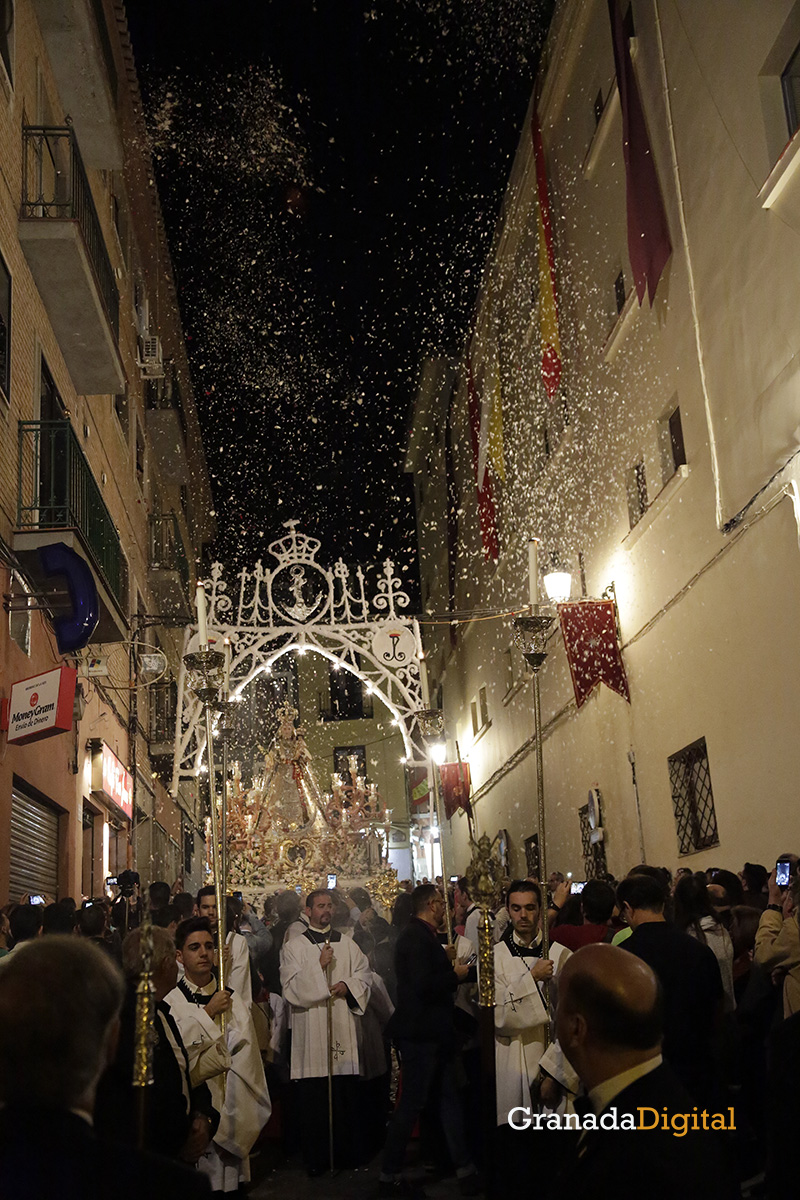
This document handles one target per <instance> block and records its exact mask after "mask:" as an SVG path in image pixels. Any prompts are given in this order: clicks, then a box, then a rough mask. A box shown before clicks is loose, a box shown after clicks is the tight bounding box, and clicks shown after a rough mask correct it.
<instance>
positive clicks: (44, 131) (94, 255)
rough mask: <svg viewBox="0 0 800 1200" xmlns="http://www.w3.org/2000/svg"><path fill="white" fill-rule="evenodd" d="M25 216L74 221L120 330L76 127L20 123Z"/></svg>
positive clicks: (115, 326) (115, 297)
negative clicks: (21, 124)
mask: <svg viewBox="0 0 800 1200" xmlns="http://www.w3.org/2000/svg"><path fill="white" fill-rule="evenodd" d="M21 215H22V216H23V217H25V218H34V219H35V218H39V219H41V220H56V221H76V222H77V224H78V227H79V228H80V231H81V233H82V234H83V240H84V242H85V243H86V249H87V251H88V253H89V258H90V259H91V263H92V266H93V268H94V273H95V277H96V279H97V285H98V287H99V289H100V294H101V295H102V297H103V304H104V305H105V310H106V315H107V316H108V319H109V322H110V324H111V327H112V329H113V330H114V333H115V334H116V335H118V334H119V292H118V291H117V285H116V282H115V280H114V270H113V267H112V266H111V261H110V259H109V257H108V253H107V251H106V244H105V240H104V238H103V231H102V229H101V226H100V221H99V218H98V216H97V209H96V208H95V206H94V200H93V199H92V192H91V189H90V187H89V181H88V179H87V178H86V171H85V170H84V166H83V159H82V158H81V153H80V150H79V149H78V142H77V139H76V137H75V132H74V130H73V129H72V128H70V126H68V125H66V126H56V125H52V126H51V125H24V126H23V127H22V210H21Z"/></svg>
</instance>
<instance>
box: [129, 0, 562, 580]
mask: <svg viewBox="0 0 800 1200" xmlns="http://www.w3.org/2000/svg"><path fill="white" fill-rule="evenodd" d="M127 8H128V14H129V19H130V21H131V30H132V35H133V40H134V50H135V54H136V61H137V66H138V70H139V73H140V76H141V78H142V83H143V91H144V94H145V100H146V106H147V113H148V124H149V130H150V136H151V138H152V151H153V156H154V162H155V165H156V172H157V177H158V183H159V189H160V192H161V195H162V199H163V204H164V210H165V215H166V219H167V224H168V233H169V237H170V246H171V253H172V257H173V262H174V265H175V270H176V277H177V282H178V288H179V295H180V300H181V306H182V312H183V317H184V327H185V330H186V334H187V346H188V349H189V354H190V361H191V367H192V373H193V379H194V385H195V393H196V397H197V402H198V409H199V413H200V418H201V422H202V425H203V428H204V432H205V439H206V452H207V458H208V462H209V467H210V471H211V475H212V485H213V488H214V495H215V510H216V515H217V521H218V526H219V540H218V545H217V547H216V548H215V550H216V555H217V556H222V557H225V558H227V559H228V560H229V561H231V562H232V563H236V562H244V561H250V562H252V561H253V560H254V559H255V558H256V557H258V554H259V552H260V548H261V546H263V544H264V543H263V539H264V538H265V537H266V538H272V537H273V536H275V535H276V533H277V532H278V531H279V527H280V524H281V522H282V521H283V520H286V519H287V518H289V517H299V518H300V519H301V521H302V522H303V524H304V526H305V527H306V528H308V529H309V531H310V532H314V533H316V534H317V535H319V536H321V537H322V538H323V542H324V545H325V550H326V552H327V553H328V554H329V555H330V556H331V558H333V557H335V556H336V555H338V554H342V555H343V556H344V557H345V558H346V559H348V560H349V561H359V560H360V561H370V560H374V559H375V558H376V557H377V556H379V555H380V554H382V553H387V552H388V553H390V554H392V556H393V557H395V558H396V559H397V561H398V563H399V565H400V566H401V567H402V568H403V569H412V568H413V564H414V562H415V556H416V548H415V540H416V535H415V528H414V512H413V497H412V494H411V486H410V480H409V477H408V476H404V475H403V462H404V457H405V451H406V444H407V439H408V431H409V422H410V412H411V405H412V403H413V399H414V393H415V387H416V383H417V379H418V375H419V369H420V364H421V362H422V360H423V358H424V357H426V356H428V355H444V356H450V357H453V358H458V356H459V355H460V353H461V349H462V347H463V342H464V337H465V334H466V331H467V328H468V325H469V321H470V318H471V314H472V310H473V307H474V303H475V298H476V294H477V290H478V286H479V282H480V277H481V272H482V269H483V264H484V261H485V258H486V255H487V253H488V250H489V247H490V243H491V236H492V232H493V229H494V226H495V223H496V220H497V215H498V211H499V204H500V200H501V198H502V195H503V191H504V188H505V184H506V180H507V174H508V170H509V167H510V162H511V157H512V155H513V152H514V149H515V146H516V142H517V138H518V136H519V129H520V126H521V123H522V120H523V117H524V113H525V108H526V106H527V102H528V98H529V94H530V88H531V85H532V80H533V76H534V70H535V63H536V58H537V54H538V49H539V46H540V44H541V39H542V36H543V33H544V31H545V30H546V27H547V23H548V21H549V16H550V11H551V8H552V5H551V4H550V3H542V4H538V5H537V4H532V5H527V4H526V5H520V4H519V3H517V0H384V2H383V3H380V4H372V5H364V4H354V3H351V2H350V0H336V2H335V3H332V2H330V0H329V2H328V3H323V2H319V3H311V2H310V0H283V2H279V0H272V2H270V3H264V4H255V3H242V4H241V5H240V6H239V7H238V8H237V21H236V22H233V21H232V20H231V17H230V11H229V10H226V9H225V8H224V7H223V6H222V5H220V4H218V3H216V0H210V2H208V3H204V4H201V5H196V4H194V5H192V4H188V3H186V2H184V0H175V3H173V4H171V5H170V6H157V8H153V7H152V6H150V5H148V4H147V3H146V0H132V2H131V3H129V4H128V6H127Z"/></svg>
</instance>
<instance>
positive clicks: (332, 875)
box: [328, 871, 336, 888]
mask: <svg viewBox="0 0 800 1200" xmlns="http://www.w3.org/2000/svg"><path fill="white" fill-rule="evenodd" d="M328 887H329V888H335V887H336V872H335V871H329V872H328Z"/></svg>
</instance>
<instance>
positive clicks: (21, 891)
mask: <svg viewBox="0 0 800 1200" xmlns="http://www.w3.org/2000/svg"><path fill="white" fill-rule="evenodd" d="M26 892H29V893H31V894H33V895H47V896H51V897H53V898H55V897H56V896H57V894H58V813H57V812H56V810H55V809H54V808H50V806H49V805H47V804H42V803H41V801H39V800H33V799H31V797H30V796H26V795H25V793H24V792H21V791H18V790H17V789H16V788H14V789H13V790H12V792H11V865H10V873H9V886H8V895H9V899H10V900H12V901H18V900H19V899H20V897H21V896H24V895H25V893H26Z"/></svg>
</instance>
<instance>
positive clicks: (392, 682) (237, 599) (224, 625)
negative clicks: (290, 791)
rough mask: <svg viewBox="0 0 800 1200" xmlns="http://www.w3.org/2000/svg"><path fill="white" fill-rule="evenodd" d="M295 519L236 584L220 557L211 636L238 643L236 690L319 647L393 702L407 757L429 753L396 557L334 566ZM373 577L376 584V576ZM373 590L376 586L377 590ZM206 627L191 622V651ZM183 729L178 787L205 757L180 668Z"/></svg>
mask: <svg viewBox="0 0 800 1200" xmlns="http://www.w3.org/2000/svg"><path fill="white" fill-rule="evenodd" d="M297 525H298V522H297V521H286V522H285V526H284V527H285V528H286V529H287V530H288V533H287V534H286V536H285V537H282V538H279V539H278V540H277V541H274V542H272V543H271V544H270V545H269V546H268V548H267V549H268V552H269V554H270V555H271V557H272V558H273V559H274V560H275V565H274V566H273V567H271V568H270V567H265V566H264V565H263V564H262V562H261V561H260V560H259V561H258V562H257V563H256V565H255V569H254V570H252V571H248V570H247V569H246V568H245V569H244V570H242V571H241V572H240V573H239V575H238V577H237V590H236V593H231V592H230V591H229V590H228V583H227V581H226V580H225V578H224V576H223V568H222V566H221V564H220V563H214V564H213V566H212V568H211V578H210V579H209V580H207V581H206V593H207V596H208V625H209V631H210V635H211V634H212V633H213V636H214V637H217V636H218V637H220V638H223V639H224V638H228V639H229V640H230V643H231V696H233V697H235V696H237V695H239V694H241V693H242V692H243V691H244V689H245V688H246V687H247V686H248V684H249V683H251V682H252V681H253V679H255V678H256V676H257V675H259V674H260V673H261V672H262V671H267V670H269V669H270V668H271V667H272V664H273V663H274V662H275V661H276V660H277V659H279V658H280V657H281V656H282V655H284V654H287V653H292V652H293V651H296V652H299V653H301V654H302V653H305V652H306V651H309V650H310V651H314V652H316V653H317V654H321V655H322V656H323V657H324V658H327V659H328V660H329V661H330V662H331V664H333V665H334V666H338V667H339V668H341V669H344V670H348V671H351V672H352V673H353V674H354V675H357V676H358V677H359V678H360V679H361V680H362V681H363V683H364V684H365V685H366V687H367V688H368V690H369V691H371V692H372V693H373V695H375V696H377V697H378V698H379V699H380V700H382V701H383V703H384V704H385V705H386V707H387V709H388V710H389V712H390V713H391V715H392V718H393V720H394V721H395V722H396V723H397V725H398V728H399V730H400V732H401V734H402V737H403V743H404V746H405V752H406V756H407V758H408V760H409V762H411V761H420V762H422V761H424V759H423V756H422V751H421V749H418V748H417V747H416V746H415V744H414V740H413V739H412V733H414V732H415V726H416V720H417V712H418V710H419V709H420V708H422V693H421V689H420V678H419V662H418V659H417V648H416V642H415V637H414V632H413V627H412V621H411V618H410V617H407V616H400V615H399V612H398V610H403V609H407V608H408V606H409V603H410V600H409V597H408V595H407V593H406V592H404V591H403V590H402V586H401V580H400V578H399V577H398V576H397V575H395V570H394V563H393V562H392V561H391V559H388V558H387V559H385V561H384V562H383V563H381V564H379V565H376V566H375V567H374V568H371V569H368V571H367V574H366V575H365V573H364V571H363V570H362V568H361V567H360V566H359V567H356V569H355V572H354V573H353V572H352V571H351V569H350V568H349V567H348V566H347V564H346V563H345V562H343V561H342V559H341V558H340V559H339V560H338V562H336V563H335V564H334V566H333V567H332V568H330V569H329V568H326V567H323V566H322V565H321V564H320V563H318V562H317V553H318V551H319V549H320V545H321V543H320V542H319V541H318V540H317V539H316V538H311V537H307V536H306V535H305V534H303V533H300V532H299V531H298V529H297ZM368 580H371V581H372V582H371V583H368ZM370 593H371V594H370ZM195 633H196V627H194V626H189V627H188V628H187V630H186V635H185V645H184V652H185V651H186V649H187V648H188V644H189V641H190V639H191V638H192V635H193V634H195ZM177 709H178V711H177V723H178V724H177V729H176V731H175V732H176V738H175V759H174V766H173V776H172V787H173V792H177V788H178V783H179V781H180V780H181V779H186V778H194V777H195V776H196V775H197V774H198V773H199V771H200V768H201V765H202V762H203V759H204V757H205V731H204V730H203V729H202V728H201V726H202V721H201V715H202V714H201V706H200V703H199V702H198V701H197V700H196V699H195V698H194V696H193V695H192V694H191V692H190V691H189V689H188V688H187V687H186V678H185V668H184V666H183V662H181V669H180V674H179V676H178V705H177Z"/></svg>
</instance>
